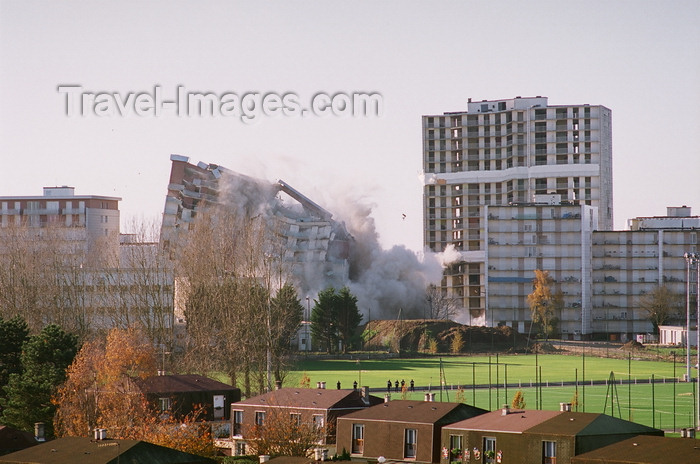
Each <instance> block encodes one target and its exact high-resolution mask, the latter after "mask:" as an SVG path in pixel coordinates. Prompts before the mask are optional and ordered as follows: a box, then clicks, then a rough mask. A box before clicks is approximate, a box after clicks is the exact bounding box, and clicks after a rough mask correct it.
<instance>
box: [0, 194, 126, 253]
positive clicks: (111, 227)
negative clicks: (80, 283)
mask: <svg viewBox="0 0 700 464" xmlns="http://www.w3.org/2000/svg"><path fill="white" fill-rule="evenodd" d="M119 201H121V198H118V197H107V196H98V195H75V188H74V187H67V186H62V187H44V194H43V195H42V196H2V197H0V233H3V234H7V233H10V230H14V231H18V230H21V229H23V230H27V231H30V230H31V231H36V234H38V235H43V236H48V235H52V237H55V238H58V239H60V240H61V241H62V242H65V243H67V244H70V246H71V248H72V249H73V251H74V252H75V253H77V252H80V253H83V254H85V256H86V257H85V262H84V263H83V264H85V265H92V264H104V262H105V261H104V260H111V259H113V258H114V259H116V258H118V251H119Z"/></svg>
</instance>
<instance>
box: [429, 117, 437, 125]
mask: <svg viewBox="0 0 700 464" xmlns="http://www.w3.org/2000/svg"><path fill="white" fill-rule="evenodd" d="M433 121H434V119H433V118H432V117H429V118H428V127H434V126H435V123H434V122H433Z"/></svg>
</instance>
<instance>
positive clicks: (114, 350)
mask: <svg viewBox="0 0 700 464" xmlns="http://www.w3.org/2000/svg"><path fill="white" fill-rule="evenodd" d="M155 371H156V357H155V351H154V349H153V346H152V345H150V344H149V343H148V342H147V340H146V338H145V336H144V335H143V333H142V332H141V331H139V330H137V329H112V330H110V331H109V333H108V335H107V338H106V340H104V341H103V340H100V339H95V340H91V341H89V342H86V343H85V344H84V345H83V347H82V348H81V349H80V351H79V352H78V354H77V356H76V357H75V360H74V361H73V363H72V364H71V365H70V367H69V368H68V373H67V378H66V381H65V383H64V384H62V385H61V387H60V388H59V389H58V391H57V393H56V395H55V397H54V404H56V405H57V406H58V411H57V414H56V420H55V428H56V431H57V433H58V434H59V435H61V436H65V435H69V436H84V435H86V434H89V433H90V430H92V429H94V428H97V427H100V428H107V429H109V431H110V434H111V435H112V436H113V437H114V438H120V437H124V436H125V435H126V434H127V431H128V430H129V429H130V428H133V427H134V425H135V421H136V420H139V419H140V418H143V417H145V416H146V408H145V402H144V401H143V399H142V395H141V394H140V392H139V391H138V390H137V389H136V387H135V385H134V384H133V382H132V381H131V379H132V377H140V378H144V377H147V376H149V375H153V373H155Z"/></svg>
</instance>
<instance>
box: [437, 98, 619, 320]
mask: <svg viewBox="0 0 700 464" xmlns="http://www.w3.org/2000/svg"><path fill="white" fill-rule="evenodd" d="M611 124H612V116H611V111H610V110H609V109H608V108H606V107H604V106H600V105H595V106H591V105H565V106H549V105H548V102H547V98H546V97H539V96H538V97H534V98H521V97H516V98H513V99H505V100H492V101H487V100H483V101H481V102H472V101H471V99H470V100H469V102H468V103H467V111H459V112H451V113H444V114H442V115H432V116H423V171H424V196H423V201H424V205H423V207H424V244H425V246H426V247H428V248H429V249H431V250H433V251H444V250H445V249H446V248H447V247H448V246H453V247H454V248H455V250H457V251H459V252H460V254H461V256H460V259H459V260H457V261H456V262H454V263H453V264H452V265H451V266H450V267H449V268H448V269H447V270H446V272H445V278H444V279H443V282H442V285H441V288H442V290H443V292H445V293H446V294H448V295H450V296H452V297H454V298H456V299H457V300H458V301H459V302H460V303H461V305H462V307H463V308H464V311H463V313H462V315H461V316H460V317H459V318H458V320H459V321H460V322H467V323H473V324H477V325H486V324H490V323H491V321H492V320H494V321H495V319H496V317H495V315H490V314H487V304H486V295H487V291H486V284H487V280H486V276H487V272H486V271H487V269H486V259H487V256H486V250H487V246H486V245H487V229H486V221H487V218H486V210H487V208H486V207H487V206H498V205H509V204H518V203H532V202H533V201H534V197H535V195H558V198H559V199H560V201H561V203H562V204H569V205H587V206H592V207H595V208H597V211H598V218H597V227H598V228H599V229H600V230H610V229H611V228H612V224H613V209H612V125H611ZM492 316H493V317H492Z"/></svg>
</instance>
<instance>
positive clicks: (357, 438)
mask: <svg viewBox="0 0 700 464" xmlns="http://www.w3.org/2000/svg"><path fill="white" fill-rule="evenodd" d="M364 452H365V426H364V424H352V453H353V454H363V453H364Z"/></svg>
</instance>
